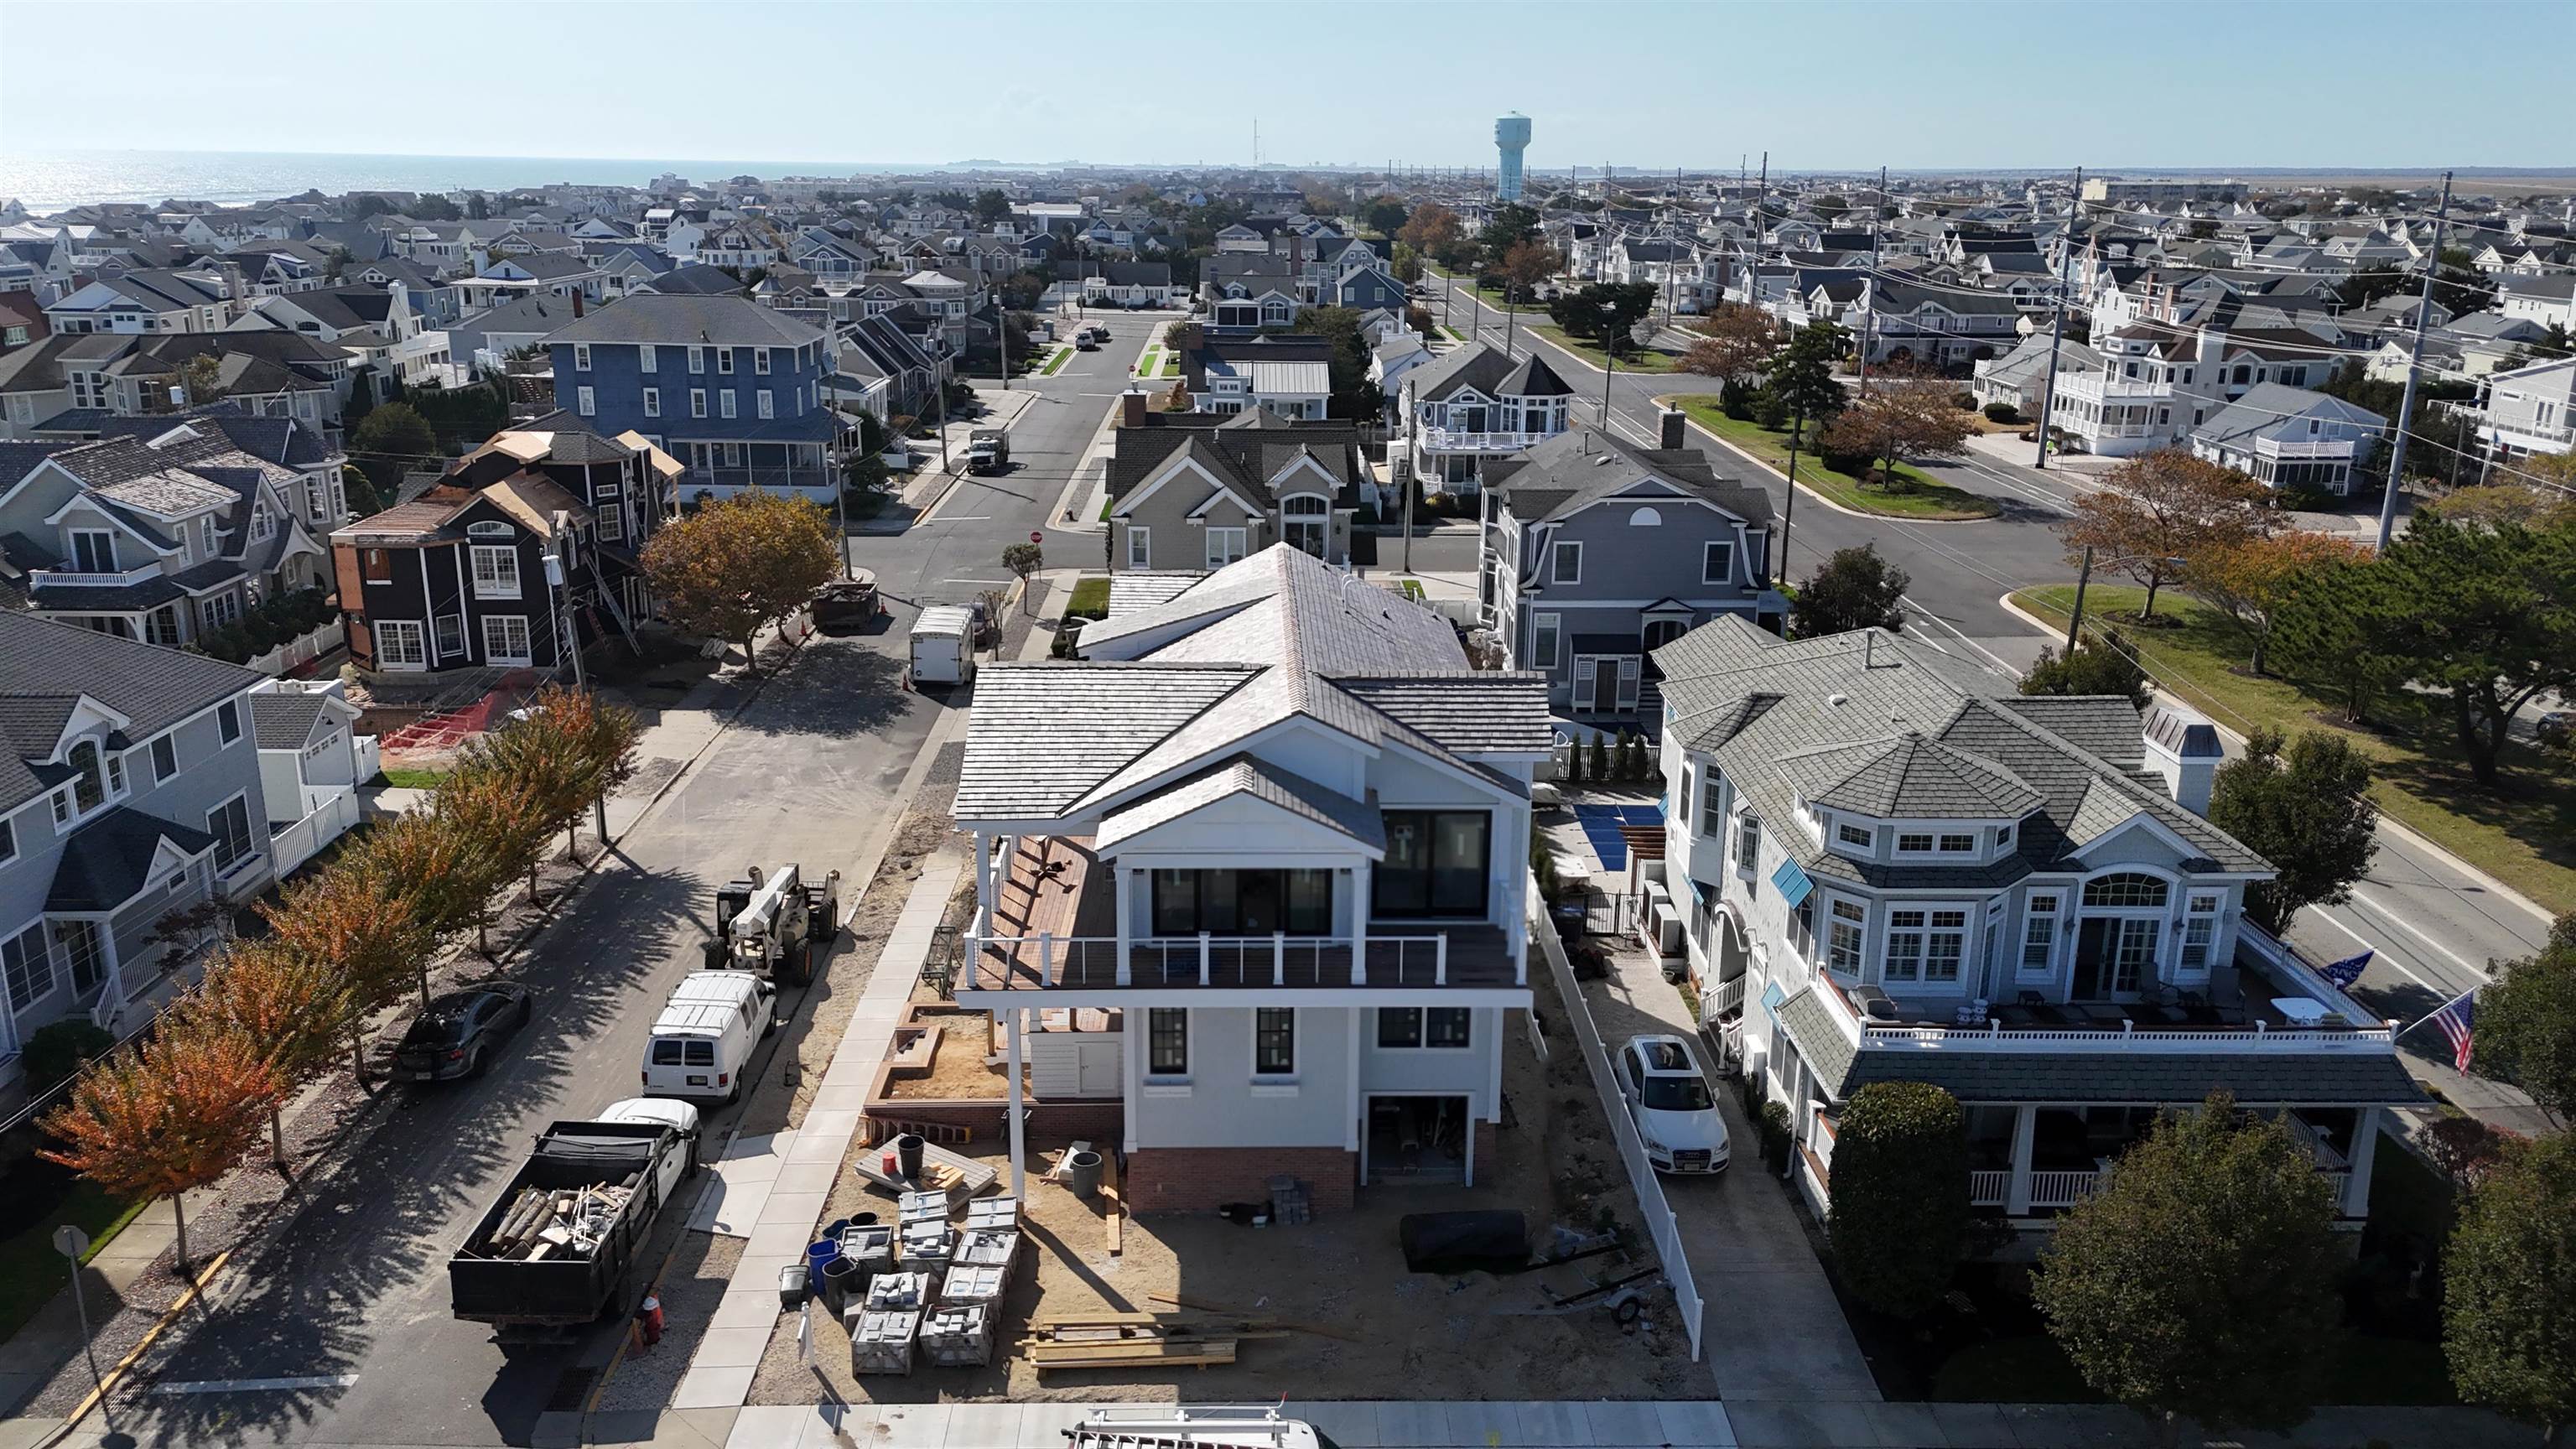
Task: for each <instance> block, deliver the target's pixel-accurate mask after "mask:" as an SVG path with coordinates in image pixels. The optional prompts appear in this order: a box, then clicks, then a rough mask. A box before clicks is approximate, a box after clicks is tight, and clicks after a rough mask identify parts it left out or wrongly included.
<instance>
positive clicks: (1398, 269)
mask: <svg viewBox="0 0 2576 1449" xmlns="http://www.w3.org/2000/svg"><path fill="white" fill-rule="evenodd" d="M1388 265H1389V266H1391V267H1393V268H1394V269H1395V279H1396V280H1397V281H1399V282H1402V283H1404V284H1405V285H1406V286H1408V287H1409V286H1411V285H1413V284H1414V283H1416V282H1419V281H1421V280H1422V253H1420V252H1418V251H1415V250H1414V249H1413V248H1412V247H1411V246H1409V245H1407V244H1406V243H1404V242H1397V243H1396V244H1395V248H1394V251H1393V253H1392V254H1391V255H1390V256H1389V258H1388ZM1423 335H1425V336H1429V335H1430V334H1428V333H1425V334H1423Z"/></svg>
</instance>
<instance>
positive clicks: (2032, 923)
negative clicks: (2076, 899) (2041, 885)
mask: <svg viewBox="0 0 2576 1449" xmlns="http://www.w3.org/2000/svg"><path fill="white" fill-rule="evenodd" d="M2025 909H2026V914H2024V915H2023V917H2022V923H2021V974H2022V975H2024V976H2045V975H2047V974H2048V967H2049V958H2050V957H2051V956H2052V955H2054V954H2055V952H2056V949H2057V897H2055V896H2032V897H2031V898H2030V905H2029V906H2028V907H2026V908H2025Z"/></svg>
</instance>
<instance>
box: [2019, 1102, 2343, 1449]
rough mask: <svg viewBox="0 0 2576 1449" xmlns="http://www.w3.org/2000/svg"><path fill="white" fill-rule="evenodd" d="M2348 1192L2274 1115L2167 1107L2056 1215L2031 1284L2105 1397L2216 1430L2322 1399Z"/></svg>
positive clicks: (2258, 1423)
mask: <svg viewBox="0 0 2576 1449" xmlns="http://www.w3.org/2000/svg"><path fill="white" fill-rule="evenodd" d="M2335 1213H2336V1206H2335V1200H2334V1190H2333V1188H2332V1187H2331V1186H2329V1185H2328V1183H2327V1181H2326V1178H2325V1176H2324V1175H2323V1174H2322V1173H2319V1172H2318V1171H2317V1168H2316V1161H2315V1159H2314V1158H2313V1157H2311V1156H2310V1155H2309V1153H2308V1149H2307V1148H2306V1147H2305V1146H2304V1145H2303V1144H2301V1143H2300V1142H2298V1141H2297V1140H2296V1139H2294V1138H2293V1137H2292V1136H2291V1135H2290V1130H2289V1128H2288V1127H2286V1126H2285V1125H2283V1124H2282V1123H2281V1122H2280V1121H2279V1120H2277V1119H2273V1118H2244V1117H2240V1116H2239V1114H2238V1113H2237V1111H2236V1108H2235V1103H2234V1102H2233V1101H2232V1100H2231V1099H2230V1098H2229V1097H2228V1096H2227V1095H2226V1094H2225V1093H2219V1094H2216V1095H2213V1096H2212V1097H2211V1098H2210V1099H2209V1100H2208V1101H2207V1102H2206V1103H2204V1104H2202V1106H2201V1108H2200V1110H2198V1111H2194V1112H2183V1113H2179V1114H2176V1115H2172V1116H2168V1117H2166V1118H2165V1119H2164V1120H2162V1121H2160V1122H2158V1123H2157V1124H2156V1126H2155V1128H2154V1129H2153V1130H2152V1131H2151V1132H2150V1133H2149V1134H2148V1136H2147V1138H2146V1140H2144V1141H2142V1142H2139V1143H2138V1144H2136V1145H2135V1146H2132V1147H2131V1148H2130V1149H2129V1150H2128V1151H2127V1152H2126V1153H2124V1154H2122V1155H2121V1157H2120V1159H2119V1160H2118V1161H2117V1162H2116V1163H2114V1164H2113V1165H2112V1167H2111V1171H2110V1177H2109V1180H2108V1181H2107V1182H2105V1183H2104V1184H2102V1186H2101V1187H2100V1188H2098V1189H2097V1190H2096V1191H2095V1192H2094V1193H2093V1195H2092V1196H2091V1197H2088V1198H2086V1199H2085V1200H2084V1201H2082V1202H2081V1203H2078V1204H2077V1205H2076V1207H2075V1210H2074V1211H2073V1212H2071V1213H2069V1214H2067V1215H2066V1216H2065V1217H2064V1218H2061V1219H2060V1220H2059V1221H2058V1227H2057V1236H2056V1239H2055V1241H2054V1242H2052V1243H2051V1244H2050V1245H2049V1247H2048V1249H2047V1250H2046V1251H2045V1252H2044V1253H2043V1254H2042V1255H2041V1258H2040V1261H2041V1264H2042V1267H2043V1271H2042V1273H2041V1274H2040V1276H2039V1278H2038V1280H2037V1281H2036V1282H2035V1283H2034V1284H2033V1286H2032V1290H2031V1296H2032V1298H2033V1299H2034V1300H2035V1301H2036V1302H2037V1303H2038V1305H2039V1310H2040V1313H2041V1314H2042V1315H2043V1316H2044V1317H2045V1318H2046V1319H2047V1321H2048V1329H2049V1333H2050V1335H2051V1336H2052V1337H2054V1338H2055V1339H2056V1340H2057V1343H2058V1346H2059V1347H2060V1348H2062V1349H2063V1350H2065V1352H2066V1356H2067V1358H2068V1359H2069V1360H2071V1361H2072V1362H2073V1363H2074V1365H2075V1369H2076V1372H2077V1373H2079V1374H2081V1375H2082V1376H2083V1378H2084V1382H2085V1383H2086V1384H2088V1385H2090V1386H2091V1387H2092V1388H2093V1390H2094V1391H2095V1392H2097V1393H2099V1394H2101V1395H2102V1396H2103V1397H2104V1398H2107V1399H2110V1400H2112V1401H2114V1402H2116V1403H2122V1404H2126V1405H2128V1406H2130V1407H2131V1408H2134V1409H2137V1410H2139V1411H2140V1412H2142V1413H2146V1414H2149V1415H2153V1416H2156V1417H2158V1418H2161V1419H2162V1420H2163V1421H2164V1423H2165V1425H2166V1429H2167V1432H2168V1434H2169V1435H2170V1434H2172V1433H2174V1432H2176V1431H2178V1430H2179V1428H2180V1424H2179V1421H2180V1420H2181V1419H2191V1420H2194V1421H2197V1422H2198V1423H2200V1424H2201V1425H2202V1426H2204V1427H2205V1428H2207V1429H2209V1430H2211V1431H2213V1432H2216V1431H2221V1430H2225V1429H2229V1428H2233V1427H2237V1426H2240V1425H2242V1426H2248V1427H2252V1428H2258V1429H2271V1430H2275V1431H2279V1430H2286V1429H2288V1428H2290V1427H2291V1426H2293V1425H2295V1424H2297V1423H2299V1422H2300V1421H2301V1420H2302V1419H2305V1418H2306V1417H2307V1415H2308V1411H2309V1409H2310V1408H2311V1407H2312V1406H2313V1405H2314V1404H2315V1402H2316V1392H2317V1386H2318V1372H2319V1369H2320V1368H2321V1367H2322V1366H2323V1364H2324V1363H2325V1362H2326V1361H2327V1359H2328V1357H2329V1356H2330V1353H2331V1344H2332V1335H2333V1333H2334V1329H2335V1324H2336V1321H2337V1318H2338V1315H2339V1303H2338V1299H2337V1286H2336V1285H2337V1284H2338V1283H2339V1282H2340V1281H2341V1279H2342V1275H2343V1272H2344V1270H2345V1268H2346V1266H2347V1265H2346V1263H2345V1261H2344V1256H2343V1250H2342V1248H2341V1246H2340V1242H2339V1235H2338V1234H2337V1233H2336V1232H2335V1230H2334V1224H2335Z"/></svg>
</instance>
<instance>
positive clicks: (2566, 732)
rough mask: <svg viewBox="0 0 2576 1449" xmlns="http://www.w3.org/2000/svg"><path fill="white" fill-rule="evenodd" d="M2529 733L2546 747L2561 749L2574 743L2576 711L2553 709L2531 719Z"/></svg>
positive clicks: (2575, 743) (2575, 736) (2575, 739)
mask: <svg viewBox="0 0 2576 1449" xmlns="http://www.w3.org/2000/svg"><path fill="white" fill-rule="evenodd" d="M2531 733H2532V737H2533V738H2534V739H2537V740H2539V741H2540V743H2541V745H2542V746H2543V747H2545V748H2548V749H2553V750H2563V749H2567V748H2568V747H2569V746H2570V745H2576V711H2569V710H2563V709H2553V710H2551V711H2549V712H2548V713H2547V714H2544V715H2542V716H2541V717H2540V718H2538V719H2536V720H2534V721H2532V723H2531Z"/></svg>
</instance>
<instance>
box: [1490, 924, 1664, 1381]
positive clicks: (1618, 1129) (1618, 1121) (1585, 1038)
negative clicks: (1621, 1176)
mask: <svg viewBox="0 0 2576 1449" xmlns="http://www.w3.org/2000/svg"><path fill="white" fill-rule="evenodd" d="M1529 900H1530V901H1531V903H1532V906H1533V909H1532V910H1531V913H1530V935H1531V937H1532V938H1533V939H1534V940H1535V942H1536V944H1537V946H1538V948H1539V954H1540V955H1542V956H1545V957H1546V958H1547V969H1548V972H1549V974H1550V975H1551V976H1552V977H1553V978H1554V979H1555V981H1556V994H1557V996H1558V997H1559V998H1560V999H1562V1000H1563V1001H1564V1003H1565V1014H1566V1017H1567V1019H1568V1020H1570V1021H1571V1022H1572V1023H1573V1024H1574V1039H1575V1041H1576V1042H1577V1043H1579V1044H1580V1045H1581V1046H1582V1048H1583V1065H1584V1067H1585V1068H1586V1069H1587V1070H1588V1071H1590V1072H1591V1074H1592V1090H1593V1093H1594V1095H1595V1096H1596V1097H1597V1098H1598V1099H1599V1101H1600V1104H1601V1111H1602V1114H1603V1115H1604V1116H1606V1117H1608V1118H1609V1119H1610V1136H1611V1139H1612V1140H1613V1141H1615V1142H1617V1143H1618V1144H1619V1161H1620V1162H1621V1163H1622V1164H1623V1165H1624V1166H1626V1168H1627V1169H1628V1185H1629V1186H1630V1187H1631V1188H1633V1189H1635V1191H1636V1194H1637V1215H1638V1216H1639V1217H1641V1218H1643V1219H1644V1220H1645V1224H1646V1235H1647V1236H1648V1237H1650V1238H1652V1239H1653V1240H1654V1243H1655V1255H1656V1256H1657V1257H1658V1258H1660V1259H1662V1261H1663V1267H1664V1281H1665V1282H1666V1283H1668V1284H1670V1285H1671V1286H1672V1290H1673V1305H1674V1307H1675V1308H1677V1309H1679V1310H1680V1312H1681V1318H1682V1327H1683V1329H1684V1330H1685V1331H1687V1332H1688V1333H1689V1334H1690V1349H1691V1360H1692V1362H1694V1363H1696V1362H1698V1360H1699V1356H1700V1319H1701V1317H1702V1316H1703V1314H1704V1313H1705V1311H1706V1307H1707V1305H1706V1304H1705V1303H1704V1302H1703V1301H1702V1300H1701V1298H1700V1296H1699V1284H1698V1282H1697V1280H1696V1279H1694V1278H1693V1276H1692V1274H1691V1265H1690V1259H1689V1258H1688V1257H1687V1256H1685V1255H1684V1254H1683V1252H1682V1226H1681V1220H1680V1219H1679V1218H1677V1217H1675V1216H1673V1209H1672V1204H1671V1203H1669V1202H1667V1201H1665V1199H1664V1187H1663V1184H1662V1183H1661V1182H1660V1181H1658V1180H1657V1179H1656V1177H1655V1165H1654V1164H1653V1163H1652V1162H1649V1161H1648V1160H1647V1159H1646V1144H1645V1142H1644V1140H1643V1139H1641V1138H1640V1137H1638V1135H1637V1124H1636V1123H1634V1122H1632V1121H1630V1120H1628V1108H1627V1104H1626V1103H1625V1102H1624V1101H1622V1100H1621V1098H1620V1096H1619V1089H1618V1086H1617V1085H1616V1084H1615V1083H1614V1082H1613V1081H1612V1079H1611V1076H1610V1054H1609V1052H1608V1050H1607V1049H1605V1048H1604V1047H1603V1046H1602V1045H1601V1029H1600V1028H1599V1027H1597V1026H1595V1025H1594V1024H1593V1021H1592V1008H1591V1006H1590V1005H1589V1004H1588V1003H1586V1002H1585V1001H1584V999H1583V985H1582V983H1581V982H1578V981H1576V980H1575V979H1574V966H1573V963H1571V962H1569V961H1567V960H1566V959H1565V947H1564V945H1563V943H1561V942H1559V941H1558V940H1557V938H1556V926H1555V924H1554V923H1553V922H1551V921H1549V920H1548V918H1547V911H1546V909H1545V906H1544V902H1545V900H1546V898H1545V897H1544V896H1541V895H1540V894H1539V889H1538V877H1536V876H1535V875H1533V876H1531V877H1530V881H1529Z"/></svg>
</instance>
